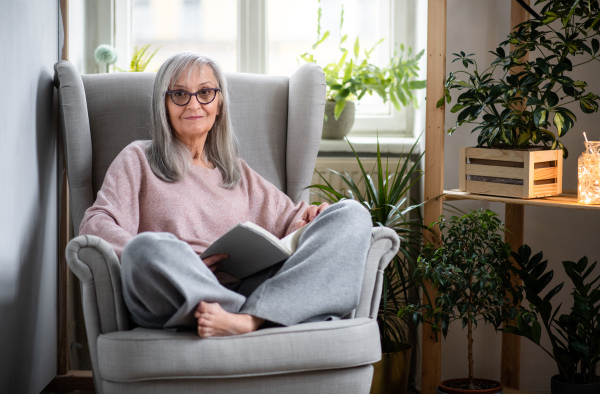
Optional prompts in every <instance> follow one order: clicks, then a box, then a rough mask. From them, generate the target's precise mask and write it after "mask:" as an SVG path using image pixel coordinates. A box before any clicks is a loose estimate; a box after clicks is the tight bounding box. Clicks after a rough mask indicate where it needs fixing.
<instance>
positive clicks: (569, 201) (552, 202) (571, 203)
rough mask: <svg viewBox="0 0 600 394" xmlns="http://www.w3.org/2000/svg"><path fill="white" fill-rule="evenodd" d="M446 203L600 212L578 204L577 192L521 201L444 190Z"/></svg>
mask: <svg viewBox="0 0 600 394" xmlns="http://www.w3.org/2000/svg"><path fill="white" fill-rule="evenodd" d="M444 200H445V201H455V200H480V201H491V202H501V203H505V204H515V205H531V206H538V207H552V208H572V209H590V210H600V205H585V204H579V203H578V202H577V192H575V191H565V192H564V193H562V194H560V195H558V196H554V197H544V198H535V199H519V198H510V197H496V196H486V195H481V194H471V193H466V192H461V191H460V190H456V189H453V190H444Z"/></svg>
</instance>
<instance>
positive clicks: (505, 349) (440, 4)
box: [421, 0, 600, 394]
mask: <svg viewBox="0 0 600 394" xmlns="http://www.w3.org/2000/svg"><path fill="white" fill-rule="evenodd" d="M526 1H527V2H528V3H529V1H528V0H526ZM446 10H447V0H429V3H428V21H427V23H428V27H427V93H426V94H427V97H428V98H433V99H429V100H427V102H426V121H425V152H426V153H425V164H424V168H425V187H424V191H425V192H424V198H425V201H428V202H427V203H426V204H425V206H424V221H425V223H433V222H435V221H436V220H437V219H438V218H439V216H440V215H442V210H443V202H444V200H464V199H469V200H481V201H491V202H500V203H504V204H505V220H504V221H505V225H506V228H507V229H508V230H509V232H507V234H506V238H505V241H506V242H508V243H510V244H511V245H517V246H519V245H522V244H523V231H524V216H525V210H524V208H525V206H526V205H529V206H541V207H550V208H563V209H564V208H568V209H586V210H600V206H598V205H584V204H578V203H577V195H576V193H575V192H573V191H566V192H564V193H563V194H561V195H559V196H556V197H545V198H538V199H518V198H507V197H495V196H486V195H476V194H471V193H465V192H460V191H458V190H444V137H445V129H444V127H445V109H444V107H442V108H436V101H437V99H436V98H439V97H442V96H443V95H444V81H445V78H446ZM528 17H529V16H528V14H527V12H526V11H525V10H524V9H523V8H522V7H521V5H519V4H518V3H517V1H516V0H511V24H512V26H516V25H517V24H518V23H521V22H523V21H525V20H526V19H527V18H528ZM427 238H428V239H427V240H426V242H431V243H433V244H437V245H439V244H440V234H439V229H437V228H434V229H433V231H432V232H431V234H428V235H427ZM426 287H427V289H428V290H430V289H431V285H429V284H426ZM431 290H432V289H431ZM421 350H422V357H421V360H422V382H421V383H422V387H421V390H422V391H421V392H422V393H423V394H434V393H435V392H436V388H437V386H438V384H439V382H440V380H441V364H442V357H441V356H442V352H441V342H438V341H436V339H435V337H434V336H433V334H432V333H431V330H430V329H429V327H423V329H422V345H421ZM520 358H521V342H520V337H518V336H516V335H513V334H502V359H501V379H500V380H501V382H502V384H503V386H504V387H506V388H508V389H506V391H507V392H509V391H510V392H518V391H515V390H516V389H518V388H519V381H520ZM511 390H512V391H511Z"/></svg>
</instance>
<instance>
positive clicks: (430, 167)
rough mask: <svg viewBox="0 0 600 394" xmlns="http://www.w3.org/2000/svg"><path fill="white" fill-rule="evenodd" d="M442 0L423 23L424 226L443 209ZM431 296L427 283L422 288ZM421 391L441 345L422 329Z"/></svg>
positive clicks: (436, 376) (435, 236)
mask: <svg viewBox="0 0 600 394" xmlns="http://www.w3.org/2000/svg"><path fill="white" fill-rule="evenodd" d="M446 7H447V4H446V0H429V4H428V11H427V12H428V17H427V18H428V20H427V102H426V118H425V196H424V197H425V201H427V203H426V204H425V208H424V221H425V224H429V223H432V222H434V221H436V220H438V218H439V216H440V215H441V214H442V209H443V198H442V195H443V192H444V133H445V132H444V127H445V124H444V122H445V108H444V107H441V108H436V102H437V101H438V99H439V98H440V97H442V96H443V95H444V82H445V78H446ZM425 242H431V243H433V244H435V245H439V244H440V233H439V228H434V229H433V231H432V233H426V234H425ZM425 288H426V290H427V291H428V292H429V293H430V294H433V289H432V286H431V284H429V283H427V284H426V285H425ZM422 334H423V342H422V368H423V370H422V381H421V392H422V393H423V394H434V393H435V392H436V389H437V386H438V385H439V383H440V380H441V376H442V345H441V342H439V341H437V340H436V339H435V336H434V335H433V334H432V333H431V327H429V326H428V325H423V327H422Z"/></svg>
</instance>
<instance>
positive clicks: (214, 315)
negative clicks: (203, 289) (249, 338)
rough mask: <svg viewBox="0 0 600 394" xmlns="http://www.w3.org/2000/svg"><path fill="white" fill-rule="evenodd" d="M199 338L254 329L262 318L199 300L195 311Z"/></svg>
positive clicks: (262, 321) (246, 331) (261, 321)
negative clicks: (228, 310) (231, 311)
mask: <svg viewBox="0 0 600 394" xmlns="http://www.w3.org/2000/svg"><path fill="white" fill-rule="evenodd" d="M194 316H195V317H196V319H198V335H199V336H200V337H201V338H210V337H225V336H229V335H239V334H245V333H248V332H252V331H256V330H257V329H258V327H260V326H261V324H263V323H264V320H263V319H261V318H258V317H255V316H252V315H247V314H238V313H230V312H227V311H226V310H224V309H223V308H221V305H219V304H218V303H216V302H214V303H208V302H204V301H202V302H200V303H199V304H198V308H196V313H195V314H194Z"/></svg>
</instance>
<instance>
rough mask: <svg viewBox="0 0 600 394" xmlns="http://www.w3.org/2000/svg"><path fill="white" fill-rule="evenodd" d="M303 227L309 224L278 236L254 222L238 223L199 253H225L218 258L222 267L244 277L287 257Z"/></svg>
mask: <svg viewBox="0 0 600 394" xmlns="http://www.w3.org/2000/svg"><path fill="white" fill-rule="evenodd" d="M306 227H308V225H306V226H303V227H302V228H300V229H298V230H296V231H294V232H293V233H291V234H288V235H287V236H286V237H284V238H282V239H278V238H277V237H276V236H274V235H273V234H271V233H270V232H268V231H267V230H265V229H264V228H262V227H260V226H258V225H256V224H254V223H251V222H244V223H240V224H238V225H236V226H234V227H233V228H232V229H231V230H229V231H228V232H227V233H225V234H224V235H223V236H222V237H221V238H219V239H217V240H216V241H215V242H214V243H213V244H212V245H210V246H209V247H208V249H206V250H205V251H204V253H202V255H201V256H200V257H201V258H205V257H208V256H212V255H215V254H221V253H224V254H226V255H228V256H229V257H228V258H226V259H224V260H221V261H220V262H219V263H220V264H221V266H222V269H223V271H225V272H227V273H229V274H231V275H233V276H235V277H236V278H238V279H243V278H245V277H247V276H250V275H252V274H255V273H257V272H259V271H262V270H263V269H265V268H268V267H270V266H272V265H274V264H277V263H279V262H281V261H283V260H286V259H287V258H288V257H290V256H291V255H292V253H294V252H295V251H296V248H297V247H298V240H299V239H300V236H301V235H302V233H303V232H304V230H306Z"/></svg>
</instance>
